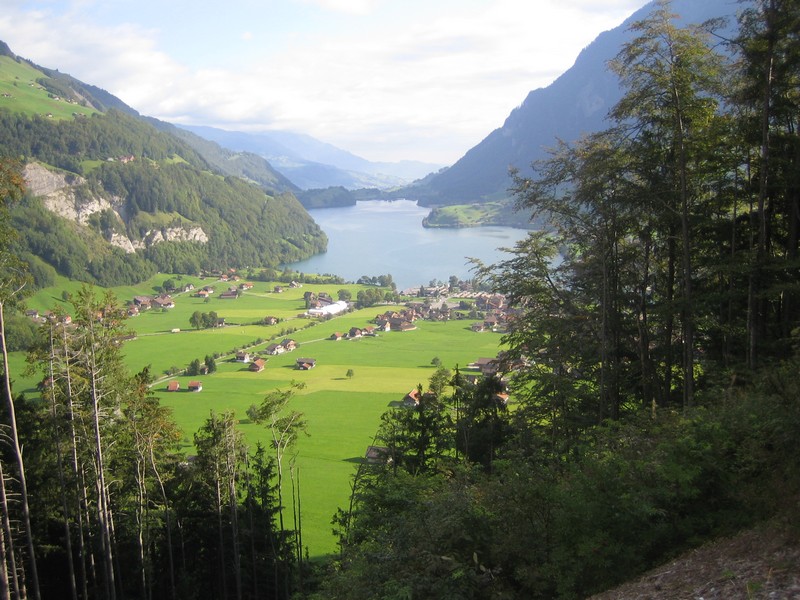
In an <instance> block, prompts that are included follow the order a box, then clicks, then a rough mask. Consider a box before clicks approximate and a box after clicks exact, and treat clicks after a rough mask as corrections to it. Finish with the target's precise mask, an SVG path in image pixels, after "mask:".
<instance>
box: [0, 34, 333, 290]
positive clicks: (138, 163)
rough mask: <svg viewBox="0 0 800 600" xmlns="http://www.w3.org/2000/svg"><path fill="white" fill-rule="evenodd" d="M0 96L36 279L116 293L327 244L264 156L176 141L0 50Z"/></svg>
mask: <svg viewBox="0 0 800 600" xmlns="http://www.w3.org/2000/svg"><path fill="white" fill-rule="evenodd" d="M0 91H2V97H1V98H2V99H1V100H0V156H6V157H22V162H23V164H24V167H25V170H24V172H25V175H26V179H27V183H28V189H29V193H28V195H27V197H26V198H25V199H24V201H23V202H22V203H21V204H20V205H18V206H16V207H15V208H14V210H13V213H12V218H13V219H14V224H15V227H16V228H17V229H18V230H19V232H20V234H21V235H20V238H19V246H20V247H19V251H20V252H21V253H23V254H24V256H25V260H26V261H27V262H28V263H29V264H30V265H31V267H32V271H34V272H35V273H38V274H43V273H47V272H48V269H49V270H51V271H52V269H55V270H56V271H58V272H60V273H62V274H64V275H67V276H70V277H73V278H77V279H83V280H87V281H91V282H96V283H100V284H103V285H113V284H121V283H131V282H134V281H137V280H140V279H142V278H145V277H148V276H149V275H151V274H153V273H155V272H156V271H158V270H160V271H170V272H196V271H198V270H199V269H201V268H224V267H241V266H245V265H247V266H251V267H257V266H276V265H279V264H281V263H285V262H292V261H295V260H300V259H302V258H306V257H308V256H310V255H312V254H315V253H317V252H320V251H322V250H324V248H325V246H326V237H325V234H324V233H323V232H322V231H321V230H320V229H319V227H318V226H317V225H316V223H314V221H313V220H312V219H311V217H310V216H309V215H308V213H307V212H306V211H305V209H304V208H303V207H302V206H301V205H300V203H299V202H298V200H297V199H296V198H295V197H294V195H293V194H291V191H292V190H294V189H296V188H295V187H294V186H292V184H291V183H290V182H288V181H287V180H286V179H285V178H283V177H282V176H280V175H279V174H277V173H275V172H274V171H272V170H271V169H270V168H269V165H268V163H266V161H264V160H263V159H261V158H260V157H257V156H254V155H250V156H243V155H238V154H235V153H231V152H229V151H227V150H223V149H222V148H220V147H219V146H217V145H216V144H212V143H210V142H206V141H205V140H201V139H200V138H197V137H196V136H193V135H192V134H190V133H188V132H180V134H177V133H176V131H177V130H176V129H175V128H174V127H172V126H170V125H168V124H166V123H160V122H158V121H155V120H151V119H145V118H143V117H140V116H139V115H138V113H137V112H136V111H135V110H133V109H131V108H130V107H127V106H125V105H124V103H122V102H121V101H120V100H119V99H116V98H114V97H113V96H112V95H110V94H108V93H107V92H102V91H98V90H97V88H94V87H93V86H90V85H87V84H84V83H82V82H79V81H78V80H76V79H74V78H72V77H69V76H66V75H63V74H60V73H58V72H56V71H51V70H49V69H43V68H41V67H38V66H37V65H35V64H33V63H30V62H28V61H25V60H23V59H20V58H18V57H16V56H15V55H14V54H13V53H12V52H11V50H10V49H9V48H8V47H7V46H6V45H5V44H3V45H2V47H0ZM253 182H255V183H257V184H258V185H255V184H254V183H253Z"/></svg>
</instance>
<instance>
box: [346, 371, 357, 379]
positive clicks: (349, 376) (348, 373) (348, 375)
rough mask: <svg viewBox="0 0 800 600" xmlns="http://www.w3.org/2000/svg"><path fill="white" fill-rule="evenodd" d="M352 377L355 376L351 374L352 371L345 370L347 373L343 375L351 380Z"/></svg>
mask: <svg viewBox="0 0 800 600" xmlns="http://www.w3.org/2000/svg"><path fill="white" fill-rule="evenodd" d="M353 375H355V373H354V372H353V369H347V373H346V374H345V376H346V377H347V378H348V379H352V378H353Z"/></svg>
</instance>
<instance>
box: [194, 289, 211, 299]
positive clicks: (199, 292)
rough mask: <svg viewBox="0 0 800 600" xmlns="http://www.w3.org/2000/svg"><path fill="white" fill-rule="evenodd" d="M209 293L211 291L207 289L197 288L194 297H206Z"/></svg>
mask: <svg viewBox="0 0 800 600" xmlns="http://www.w3.org/2000/svg"><path fill="white" fill-rule="evenodd" d="M210 295H211V292H209V291H208V290H197V292H196V293H195V297H197V298H208V297H209V296H210Z"/></svg>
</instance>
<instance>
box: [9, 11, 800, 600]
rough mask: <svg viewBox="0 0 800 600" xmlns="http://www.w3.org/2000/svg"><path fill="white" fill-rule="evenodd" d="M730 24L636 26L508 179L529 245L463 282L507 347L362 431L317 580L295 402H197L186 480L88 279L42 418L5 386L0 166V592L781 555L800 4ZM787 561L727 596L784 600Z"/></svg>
mask: <svg viewBox="0 0 800 600" xmlns="http://www.w3.org/2000/svg"><path fill="white" fill-rule="evenodd" d="M740 32H741V33H740V36H739V38H738V39H736V40H732V41H730V42H729V44H730V46H729V47H728V48H726V51H725V52H720V48H719V47H718V45H719V39H718V38H717V37H714V36H713V35H712V34H710V33H709V32H708V31H707V30H705V29H704V28H700V27H689V28H680V27H677V26H676V21H675V20H674V17H673V15H672V14H671V13H670V5H669V3H668V2H666V1H660V2H658V3H656V5H655V7H654V10H653V11H652V13H650V14H648V15H646V16H645V17H644V18H643V19H641V20H639V21H637V22H635V23H633V24H632V26H631V37H630V41H629V43H626V44H625V45H624V46H623V47H621V48H620V49H619V52H618V54H617V56H616V59H615V61H614V62H613V63H612V65H611V68H612V70H613V73H614V74H615V75H616V76H617V77H618V78H619V80H620V82H621V85H622V89H623V94H622V96H621V98H620V100H619V102H618V103H617V104H616V105H615V106H614V108H613V110H612V117H613V119H612V122H611V123H610V127H609V129H607V130H606V131H603V132H599V133H597V134H593V135H591V136H588V137H585V138H584V139H582V140H581V141H579V142H577V143H575V144H569V145H568V144H563V145H561V146H559V147H557V148H556V150H555V151H554V152H553V154H552V155H551V157H550V158H549V159H547V160H545V161H542V162H540V163H537V165H536V167H535V169H534V171H533V172H519V173H517V174H516V177H515V180H514V181H515V184H514V186H515V197H516V199H517V204H518V206H519V208H520V210H523V211H526V212H528V213H530V214H531V215H532V216H536V217H540V218H544V219H546V220H547V221H548V222H549V223H550V225H551V227H550V228H549V229H548V230H547V231H543V232H536V233H532V234H531V235H529V236H528V238H527V239H526V240H524V241H522V242H520V243H519V244H518V245H517V246H516V247H515V248H514V249H513V252H511V253H510V254H509V257H508V259H507V260H505V261H503V262H501V263H500V264H497V265H486V266H485V267H484V268H482V269H481V272H480V275H481V278H482V279H483V283H484V284H485V285H487V286H491V287H492V288H493V289H494V291H496V292H499V293H501V294H499V295H497V296H495V297H493V299H492V301H493V302H494V303H495V304H494V306H496V307H498V310H499V307H500V306H501V305H502V304H503V303H507V304H508V305H509V306H503V308H504V309H505V310H504V314H507V315H510V317H509V318H510V321H509V323H508V331H507V333H506V334H505V335H504V338H503V339H504V341H505V343H506V346H507V350H506V351H505V352H504V353H501V355H499V356H498V357H496V359H493V360H486V361H483V369H482V371H481V374H480V375H478V374H477V373H475V372H474V371H473V372H470V373H466V372H465V370H463V369H460V368H458V366H457V365H441V366H440V368H437V369H436V370H435V371H432V373H433V375H432V376H431V378H430V380H429V381H428V382H425V383H421V384H420V386H419V388H418V389H416V390H414V391H412V393H410V394H409V396H408V398H409V399H410V400H409V401H407V402H406V401H404V402H403V403H402V404H403V406H398V407H391V408H389V409H388V410H387V412H386V413H385V414H384V416H383V417H382V419H381V425H380V427H379V430H378V432H377V435H376V437H375V440H374V442H373V446H372V447H371V449H370V452H369V455H368V459H365V460H363V461H362V462H360V463H359V464H357V465H355V464H354V476H353V481H352V496H351V498H350V501H349V502H348V503H346V505H345V506H342V507H341V508H340V510H339V511H338V512H337V514H336V515H332V517H333V521H332V523H333V527H334V528H335V530H336V532H337V534H338V536H339V541H340V549H339V552H338V553H337V555H336V556H333V557H330V560H328V561H327V562H324V563H323V562H320V563H311V562H310V561H308V560H307V557H306V556H304V554H303V542H302V518H301V515H302V509H301V508H299V504H300V501H299V497H300V493H299V479H298V480H295V479H294V478H292V477H291V470H290V468H289V467H288V466H287V465H286V463H289V462H291V458H290V454H291V451H290V448H291V447H292V445H293V444H294V443H295V442H296V440H297V439H298V437H299V436H300V433H302V431H303V428H304V419H303V415H302V414H300V413H299V412H298V411H297V410H296V405H294V404H293V402H292V400H293V395H294V393H295V391H296V389H297V387H296V386H293V387H289V388H288V389H283V390H273V391H270V392H268V393H267V395H266V396H265V397H264V400H263V401H262V402H261V403H260V404H258V405H253V406H252V408H251V409H250V410H248V412H247V417H248V418H249V419H251V420H252V421H253V422H255V423H258V424H262V425H263V426H264V427H265V431H267V432H268V433H267V435H268V439H269V443H268V444H267V446H266V447H261V446H256V447H255V448H252V447H251V448H247V447H246V445H245V444H244V443H243V441H242V434H241V431H240V430H239V429H238V422H237V419H236V418H235V417H234V415H233V414H232V413H230V412H226V411H225V410H224V402H225V399H224V397H221V398H219V401H220V408H221V411H220V412H219V413H216V412H214V413H212V414H210V415H209V417H208V418H207V419H206V420H205V422H204V423H203V424H202V426H201V427H200V429H199V430H198V431H197V432H196V434H195V435H194V438H193V443H194V444H193V445H194V448H195V449H196V456H195V457H194V458H191V459H189V458H187V457H186V456H185V455H184V454H183V453H182V452H181V450H180V447H179V442H180V440H179V436H178V435H177V434H176V427H175V424H174V422H173V420H172V418H171V416H170V414H169V413H168V411H166V410H164V408H163V407H162V406H160V405H159V403H158V401H157V399H156V398H154V396H153V395H152V392H151V389H150V387H149V383H150V382H151V380H152V374H151V373H150V372H149V369H144V370H142V371H141V372H140V373H136V374H130V373H126V372H125V371H124V369H123V368H122V364H123V363H122V349H123V348H124V346H123V344H124V340H125V338H126V336H127V335H128V334H129V332H128V331H127V329H126V327H125V322H124V318H125V317H124V313H123V311H122V310H121V308H120V307H119V305H118V303H117V302H116V301H115V299H114V298H113V297H111V296H100V295H98V294H96V293H95V292H94V291H93V290H91V289H90V288H88V287H85V288H84V289H82V290H81V291H80V293H77V294H75V297H73V298H72V299H71V304H72V307H73V308H74V312H73V314H72V315H71V317H72V318H71V321H72V323H71V324H70V323H69V321H70V319H67V318H66V315H63V314H59V313H56V314H55V315H54V316H53V318H51V319H47V320H45V323H44V324H43V326H42V327H41V328H40V329H39V339H38V342H37V343H36V344H35V347H34V349H33V350H32V352H31V353H30V356H29V364H30V365H31V368H32V369H33V370H34V372H35V373H36V376H37V378H38V380H39V381H41V385H40V389H39V392H40V395H41V397H40V398H37V399H29V398H25V397H22V396H19V395H15V394H14V393H13V387H12V383H13V378H14V375H15V374H14V373H10V372H9V363H8V361H7V353H6V329H5V315H6V313H7V312H9V313H12V312H14V311H15V310H17V309H18V307H19V303H20V301H21V300H22V299H24V292H25V285H24V284H25V280H26V278H27V277H28V275H29V274H28V273H27V272H26V269H25V267H24V265H23V264H22V263H21V261H20V257H19V256H17V254H16V253H15V251H16V250H18V249H19V248H20V246H19V245H18V244H17V243H15V241H14V238H15V231H14V229H15V227H14V222H13V221H12V214H13V211H14V210H19V209H18V208H17V207H18V206H22V207H27V208H26V210H31V211H34V212H31V213H30V214H31V218H33V216H35V215H36V214H37V213H36V212H35V207H34V208H31V206H32V205H30V204H29V203H27V204H26V202H27V201H26V200H25V199H23V198H22V187H23V180H22V175H21V171H20V169H19V168H18V165H16V164H14V163H13V161H9V160H5V159H4V160H2V161H0V198H2V201H3V202H2V205H1V206H0V272H1V273H2V277H0V334H2V336H0V339H2V342H3V343H2V351H3V358H4V361H3V375H4V377H3V403H2V412H1V413H0V416H1V417H2V422H3V431H4V435H3V436H2V438H0V439H1V440H2V444H0V451H1V452H2V453H1V454H0V458H1V459H2V460H0V468H2V473H0V505H1V506H2V513H1V515H0V516H2V523H0V550H2V556H0V597H13V598H27V597H30V598H34V599H36V600H38V599H39V598H63V597H65V596H66V597H71V598H74V599H76V600H77V599H78V598H80V599H90V598H91V599H95V598H96V599H100V598H102V599H110V600H115V599H116V598H123V597H141V598H149V599H150V598H152V599H161V598H170V599H172V600H176V599H178V598H180V599H211V598H215V599H216V598H230V599H233V598H235V599H236V600H242V599H257V598H281V599H286V600H288V599H289V598H308V599H311V598H314V599H323V598H325V599H331V598H334V599H335V598H341V599H348V600H349V599H359V598H364V599H367V598H369V599H372V598H380V599H384V598H385V599H396V598H486V599H489V598H491V599H499V598H564V599H577V598H584V597H586V596H588V595H590V594H593V593H597V592H601V591H603V590H607V589H609V588H611V587H613V586H615V585H617V584H619V583H620V582H622V581H625V580H627V579H630V578H633V577H635V576H637V575H639V574H641V573H642V572H644V571H646V570H647V569H649V568H651V567H653V566H655V565H658V564H663V563H664V562H666V561H668V560H670V559H671V558H673V557H674V556H675V555H677V554H679V553H681V552H682V551H684V550H686V549H689V548H693V547H697V546H699V545H701V544H702V543H704V542H705V541H707V540H710V539H714V538H715V537H718V536H720V535H728V534H732V533H735V532H736V531H739V530H740V529H742V528H744V527H747V526H749V525H751V524H753V523H757V522H759V521H762V520H767V519H769V518H771V517H774V516H776V515H778V517H779V518H777V519H775V520H774V521H773V527H774V526H775V524H778V526H779V527H780V528H781V537H783V535H785V536H786V538H787V539H789V540H794V542H795V544H796V543H797V540H798V539H800V508H799V507H800V502H799V501H800V454H798V452H797V440H798V439H800V379H798V376H797V374H798V371H799V370H800V344H798V341H799V340H800V256H798V252H799V251H800V136H798V131H800V121H799V119H800V88H798V85H797V82H798V81H800V43H798V41H800V40H798V35H799V34H798V32H800V1H798V0H759V1H757V2H755V3H754V5H753V9H752V10H747V11H745V12H743V14H742V16H741V23H740ZM120 115H121V113H120ZM103 118H108V117H101V116H98V117H92V119H103ZM114 118H118V119H120V120H121V122H124V119H125V118H127V117H123V116H119V117H114ZM37 126H38V124H37ZM23 129H24V127H23ZM22 138H23V139H25V136H22ZM50 144H51V142H50V141H48V140H43V141H42V145H43V147H44V148H45V149H46V148H49V147H50ZM32 147H33V146H32ZM192 160H193V159H192V158H191V155H188V157H187V158H185V159H183V160H174V159H172V157H169V156H168V157H166V159H165V160H161V159H158V158H153V157H148V158H147V159H144V158H142V159H138V160H136V161H133V163H125V164H110V165H106V164H105V163H104V164H103V166H102V167H101V166H100V165H99V164H98V165H96V166H95V167H94V168H92V169H86V168H84V170H82V171H81V173H83V176H85V177H86V178H87V183H85V184H80V185H84V186H85V187H86V193H91V191H92V188H91V185H92V184H91V181H92V179H91V177H92V176H93V173H95V172H96V173H99V174H104V175H103V177H101V178H100V180H101V181H105V180H108V181H109V182H112V181H113V183H109V185H111V186H114V189H117V190H125V193H126V194H127V195H126V198H130V199H131V204H130V209H131V211H132V212H133V213H134V215H139V214H142V213H144V211H145V210H146V209H147V208H150V207H151V205H150V204H148V203H150V202H155V201H157V200H158V198H161V196H162V190H169V189H171V188H169V186H170V185H175V188H174V189H175V190H186V189H187V188H186V186H184V185H179V184H181V183H183V179H182V177H183V176H184V175H185V174H186V173H189V172H193V171H191V170H187V171H185V169H190V167H191V166H192V165H191V161H192ZM129 166H133V168H134V169H141V170H143V171H144V170H150V171H152V173H158V175H153V174H152V173H151V175H150V176H148V177H145V178H144V180H145V181H146V182H148V183H146V184H140V183H138V182H139V181H140V180H141V178H137V179H136V180H135V182H134V181H132V180H131V179H129V178H128V176H129V175H130V173H129V172H128V171H126V170H125V169H126V168H127V167H129ZM162 172H165V173H166V175H164V176H162V175H160V173H162ZM75 176H77V175H75ZM208 177H209V179H201V180H199V181H201V182H202V185H199V184H198V187H196V188H191V189H193V190H196V193H183V192H180V193H179V192H177V191H176V193H175V194H166V193H164V194H163V197H164V198H169V201H168V203H166V204H164V205H163V206H164V209H168V210H169V211H174V212H175V214H176V215H178V212H177V211H179V210H180V211H183V212H185V213H186V215H183V214H181V215H180V216H179V217H178V216H176V217H175V218H176V219H187V220H192V222H194V221H195V220H196V221H198V222H199V221H200V217H199V216H198V214H199V213H198V212H194V211H199V210H200V206H201V205H204V204H206V203H207V198H212V197H216V195H217V194H216V191H215V189H216V188H214V187H213V185H212V183H211V182H212V181H218V182H221V183H224V182H225V180H224V179H223V178H222V177H221V176H219V175H212V174H209V175H208ZM150 182H152V183H150ZM237 182H238V180H237ZM139 185H142V186H143V187H141V188H140V187H138V186H139ZM147 185H152V187H150V188H148V187H146V186H147ZM236 185H239V186H241V188H236V189H241V190H242V192H241V193H242V194H244V193H245V192H244V190H245V189H253V188H250V187H249V186H247V185H246V184H244V183H236ZM139 192H141V194H139ZM154 197H155V199H154ZM159 206H161V205H159ZM210 206H217V205H214V204H213V203H210ZM229 209H230V210H233V206H231V205H224V208H223V206H222V205H219V210H220V212H222V211H223V210H224V211H228V210H229ZM36 210H38V209H36ZM265 210H266V208H265ZM165 214H166V213H165ZM235 214H237V215H242V214H245V213H244V212H242V213H235ZM247 214H250V213H249V212H247ZM109 218H110V217H109ZM237 218H238V217H237ZM98 226H99V228H100V230H101V231H103V228H104V227H105V225H103V223H99V224H98ZM220 227H223V225H222V224H220ZM230 235H235V233H234V232H233V231H231V233H230ZM248 243H250V242H248ZM208 246H209V248H214V246H213V240H210V241H209V242H208ZM157 247H158V246H157ZM223 251H224V248H218V250H216V252H223ZM209 252H210V251H209ZM23 258H24V257H23ZM465 302H466V303H467V304H468V301H467V300H465ZM390 335H395V334H390ZM397 335H401V334H399V333H398V334H397ZM475 335H482V334H479V333H475ZM330 343H331V344H333V343H334V342H330ZM425 352H426V354H425V356H426V357H427V356H429V355H430V353H433V352H435V348H426V349H425ZM198 363H199V360H198ZM213 365H214V359H213V357H208V358H207V361H206V366H207V367H209V368H211V367H213ZM198 366H199V365H198ZM445 367H449V368H452V371H448V369H447V368H445ZM351 375H352V374H351ZM345 422H346V421H345ZM354 462H355V460H354ZM284 468H285V469H286V470H285V471H284V470H283V469H284ZM281 482H282V483H283V484H284V485H285V487H282V486H281V485H280V484H281ZM289 490H291V491H289ZM289 493H291V494H292V495H294V494H296V498H297V503H296V504H294V506H296V507H298V508H299V510H298V512H294V511H291V510H290V509H289V508H288V507H289V505H290V503H289V502H288V494H289ZM786 556H787V557H788V558H787V561H786V562H785V563H783V564H780V565H778V566H777V568H779V569H781V573H780V575H781V576H780V577H776V578H774V579H772V578H771V574H770V573H769V572H767V573H765V574H764V575H763V577H765V578H770V580H769V581H762V580H760V579H755V580H749V581H747V583H746V585H743V586H741V588H737V589H741V595H740V596H739V597H741V598H774V597H785V598H789V597H792V594H793V593H794V591H796V588H794V591H792V590H789V589H776V585H778V583H776V582H779V581H780V582H782V581H789V584H792V583H791V581H792V580H791V579H790V578H788V577H783V575H785V574H786V573H791V574H796V573H798V572H800V565H797V564H796V560H795V558H794V557H796V556H798V553H797V552H793V553H787V554H786ZM737 568H738V565H736V564H732V565H730V564H729V565H725V566H724V570H723V571H722V572H721V573H718V574H717V576H718V577H723V578H727V579H734V578H736V577H737V573H736V569H737ZM665 581H666V580H665ZM659 592H660V593H662V596H663V590H659ZM645 595H646V592H645ZM669 597H682V593H681V590H678V589H674V590H672V594H671V595H670V596H669Z"/></svg>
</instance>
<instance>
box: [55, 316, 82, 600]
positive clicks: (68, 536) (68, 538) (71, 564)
mask: <svg viewBox="0 0 800 600" xmlns="http://www.w3.org/2000/svg"><path fill="white" fill-rule="evenodd" d="M54 361H55V340H54V338H53V329H52V326H51V328H50V355H49V361H48V365H49V368H48V371H49V377H50V414H51V417H52V419H53V436H54V438H55V444H54V445H55V449H56V469H57V471H58V483H59V487H60V488H61V510H62V512H63V518H64V542H65V545H66V553H67V565H68V568H69V586H70V592H71V594H72V600H77V599H78V589H77V586H76V583H75V561H74V560H73V556H72V533H71V531H70V516H69V515H70V513H69V504H68V502H67V483H66V481H65V480H64V459H63V455H62V452H61V434H60V431H59V427H58V408H57V406H58V405H57V403H56V387H55V369H54V367H53V363H54Z"/></svg>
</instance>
